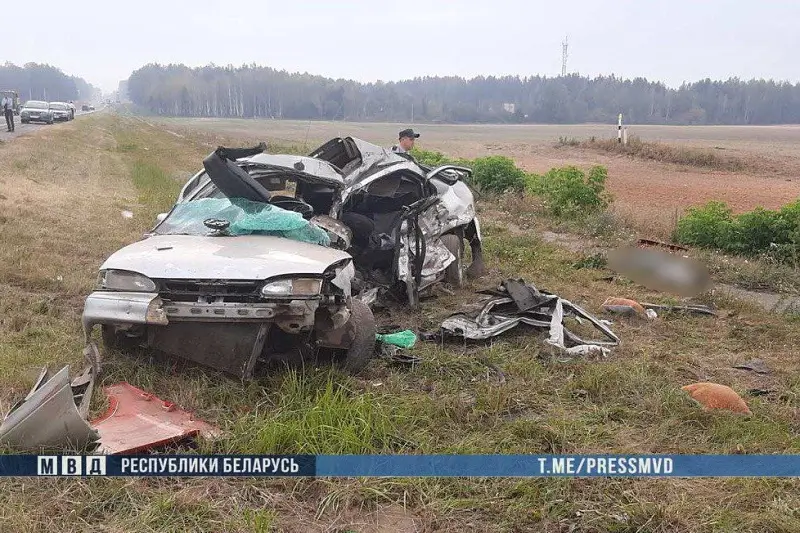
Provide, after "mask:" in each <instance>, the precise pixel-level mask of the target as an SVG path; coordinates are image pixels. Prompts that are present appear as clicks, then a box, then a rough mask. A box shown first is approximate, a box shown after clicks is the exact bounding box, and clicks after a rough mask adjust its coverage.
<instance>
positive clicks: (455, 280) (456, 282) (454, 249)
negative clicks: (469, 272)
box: [442, 233, 464, 287]
mask: <svg viewBox="0 0 800 533" xmlns="http://www.w3.org/2000/svg"><path fill="white" fill-rule="evenodd" d="M442 243H443V244H444V245H445V247H446V248H447V249H448V250H449V251H450V253H451V254H453V255H454V256H456V260H455V261H453V262H452V263H450V265H449V266H448V267H447V270H445V273H444V281H445V282H446V283H449V284H450V285H452V286H453V287H461V286H462V285H463V284H464V268H463V266H464V265H463V263H464V240H463V239H462V238H461V237H459V236H458V235H455V234H453V233H448V234H447V235H442Z"/></svg>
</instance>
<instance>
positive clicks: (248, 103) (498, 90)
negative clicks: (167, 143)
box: [128, 64, 800, 124]
mask: <svg viewBox="0 0 800 533" xmlns="http://www.w3.org/2000/svg"><path fill="white" fill-rule="evenodd" d="M128 97H129V98H130V99H131V101H133V102H134V103H135V104H137V105H138V106H140V107H141V108H143V109H144V110H145V111H146V112H149V113H153V114H159V115H175V116H192V117H267V118H287V119H311V120H314V119H327V120H352V121H391V122H410V123H413V122H454V123H459V122H460V123H473V122H477V123H480V122H492V123H497V122H499V123H583V122H616V120H617V115H618V114H619V113H623V114H624V115H625V120H626V122H628V123H637V124H788V123H800V84H791V83H788V82H777V81H773V80H741V79H739V78H730V79H728V80H725V81H714V80H710V79H705V80H701V81H697V82H694V83H684V84H682V85H681V86H680V87H678V88H670V87H667V86H666V85H665V84H664V83H661V82H655V81H648V80H647V79H645V78H635V79H632V80H631V79H622V78H618V77H616V76H613V75H611V76H598V77H595V78H589V77H586V76H580V75H578V74H571V75H568V76H563V77H554V78H548V77H545V76H530V77H519V76H503V77H494V76H488V77H483V76H479V77H476V78H472V79H464V78H461V77H457V76H445V77H424V78H415V79H411V80H405V81H399V82H388V83H384V82H380V81H379V82H375V83H359V82H356V81H351V80H344V79H330V78H325V77H322V76H314V75H310V74H300V73H289V72H286V71H283V70H276V69H272V68H269V67H262V66H257V65H254V64H253V65H244V66H241V67H233V66H226V67H222V66H216V65H208V66H205V67H198V68H189V67H187V66H185V65H159V64H149V65H146V66H144V67H142V68H140V69H138V70H136V71H135V72H133V73H132V74H131V76H130V78H129V80H128Z"/></svg>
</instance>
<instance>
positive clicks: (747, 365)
mask: <svg viewBox="0 0 800 533" xmlns="http://www.w3.org/2000/svg"><path fill="white" fill-rule="evenodd" d="M733 368H738V369H739V370H750V371H752V372H755V373H756V374H769V373H770V370H769V368H768V367H767V364H766V363H765V362H764V361H762V360H761V359H752V360H750V361H746V362H744V363H739V364H738V365H733Z"/></svg>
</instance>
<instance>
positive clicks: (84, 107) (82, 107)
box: [81, 104, 89, 111]
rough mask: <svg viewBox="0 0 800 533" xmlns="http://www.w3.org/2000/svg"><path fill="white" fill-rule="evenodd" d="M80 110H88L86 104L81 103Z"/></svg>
mask: <svg viewBox="0 0 800 533" xmlns="http://www.w3.org/2000/svg"><path fill="white" fill-rule="evenodd" d="M81 111H89V106H88V105H87V104H83V105H81Z"/></svg>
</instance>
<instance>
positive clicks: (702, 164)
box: [556, 135, 749, 172]
mask: <svg viewBox="0 0 800 533" xmlns="http://www.w3.org/2000/svg"><path fill="white" fill-rule="evenodd" d="M556 146H568V147H579V148H586V149H590V150H594V151H597V152H604V153H610V154H620V155H627V156H630V157H634V158H636V159H644V160H650V161H658V162H660V163H673V164H676V165H684V166H689V167H698V168H707V169H711V170H724V171H728V172H740V171H743V170H747V169H748V168H749V166H748V164H747V162H746V161H745V160H743V159H741V158H739V157H735V156H730V155H726V154H720V153H718V151H715V150H708V149H703V148H694V147H690V146H680V145H672V144H664V143H659V142H651V141H643V140H641V139H640V138H639V137H637V136H635V135H632V136H630V137H628V144H621V143H620V142H618V141H617V139H597V138H595V137H591V138H589V139H586V140H578V139H575V138H565V137H561V138H559V140H558V143H557V144H556Z"/></svg>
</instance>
